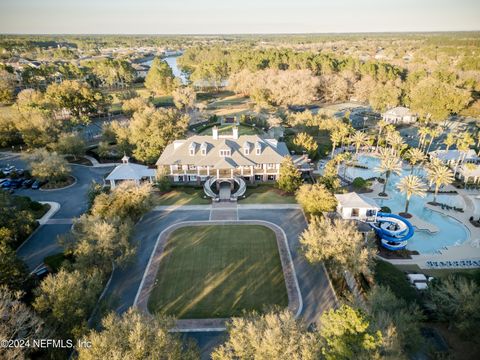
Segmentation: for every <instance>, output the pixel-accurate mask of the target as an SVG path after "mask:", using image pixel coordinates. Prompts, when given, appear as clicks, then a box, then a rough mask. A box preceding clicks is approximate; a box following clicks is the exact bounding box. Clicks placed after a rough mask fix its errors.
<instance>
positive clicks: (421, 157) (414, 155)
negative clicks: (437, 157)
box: [407, 148, 427, 174]
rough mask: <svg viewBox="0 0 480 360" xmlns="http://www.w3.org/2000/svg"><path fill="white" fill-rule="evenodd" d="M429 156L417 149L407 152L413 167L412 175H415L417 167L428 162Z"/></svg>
mask: <svg viewBox="0 0 480 360" xmlns="http://www.w3.org/2000/svg"><path fill="white" fill-rule="evenodd" d="M426 158H427V156H426V155H425V154H424V153H423V152H422V151H421V150H420V149H417V148H411V149H409V150H408V151H407V159H408V162H409V163H410V164H411V165H412V167H411V169H410V174H413V169H414V168H415V165H417V164H421V163H422V162H424V161H425V160H426Z"/></svg>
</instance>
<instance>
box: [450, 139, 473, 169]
mask: <svg viewBox="0 0 480 360" xmlns="http://www.w3.org/2000/svg"><path fill="white" fill-rule="evenodd" d="M474 143H475V141H474V140H473V137H472V135H470V134H469V133H464V134H463V136H462V137H461V138H459V139H458V140H457V149H458V151H460V155H459V157H458V159H457V161H456V164H455V171H454V172H453V175H454V176H455V175H456V174H457V170H458V165H459V164H460V162H462V161H464V160H465V156H467V152H468V150H470V146H471V145H473V144H474Z"/></svg>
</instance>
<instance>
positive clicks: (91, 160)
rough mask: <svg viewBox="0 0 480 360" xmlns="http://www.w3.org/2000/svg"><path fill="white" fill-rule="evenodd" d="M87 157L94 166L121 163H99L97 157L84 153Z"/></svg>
mask: <svg viewBox="0 0 480 360" xmlns="http://www.w3.org/2000/svg"><path fill="white" fill-rule="evenodd" d="M83 157H84V158H85V159H87V160H88V161H90V162H91V163H92V166H93V167H109V166H117V165H120V163H99V162H98V160H97V159H95V158H94V157H93V156H89V155H83Z"/></svg>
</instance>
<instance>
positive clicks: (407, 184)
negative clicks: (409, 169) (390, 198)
mask: <svg viewBox="0 0 480 360" xmlns="http://www.w3.org/2000/svg"><path fill="white" fill-rule="evenodd" d="M397 189H398V190H400V191H401V192H402V193H404V194H405V214H408V205H410V198H411V197H412V195H416V196H420V197H425V192H426V190H427V189H426V187H425V184H424V183H423V182H422V180H421V179H420V178H419V177H418V176H415V175H408V176H405V177H403V178H402V179H401V180H400V181H399V182H398V184H397Z"/></svg>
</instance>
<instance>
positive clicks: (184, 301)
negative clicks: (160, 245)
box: [148, 225, 288, 319]
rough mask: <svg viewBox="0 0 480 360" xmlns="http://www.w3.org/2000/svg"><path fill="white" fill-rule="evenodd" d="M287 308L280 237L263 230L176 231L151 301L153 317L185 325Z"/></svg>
mask: <svg viewBox="0 0 480 360" xmlns="http://www.w3.org/2000/svg"><path fill="white" fill-rule="evenodd" d="M287 305H288V296H287V290H286V287H285V279H284V275H283V270H282V265H281V261H280V257H279V251H278V247H277V240H276V235H275V233H274V232H273V231H272V230H271V229H269V228H267V227H265V226H261V225H205V226H186V227H183V228H180V229H177V230H175V231H174V232H173V233H172V234H171V235H170V237H169V239H168V242H167V244H166V247H165V250H164V253H163V255H162V259H161V262H160V267H159V270H158V272H157V279H156V281H155V285H154V286H153V289H152V291H151V294H150V298H149V300H148V309H149V311H150V312H151V313H157V312H162V313H165V314H168V315H173V316H175V317H176V318H179V319H203V318H226V317H231V316H239V315H241V314H242V313H243V311H245V310H247V311H248V310H256V311H260V312H262V311H263V310H265V309H266V308H267V307H271V306H280V307H287Z"/></svg>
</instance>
